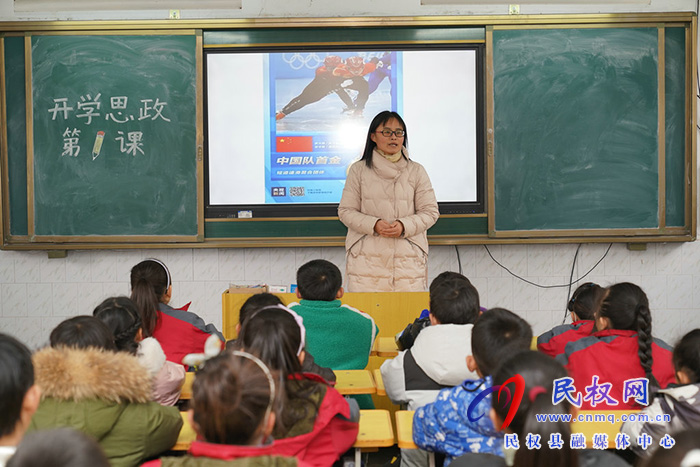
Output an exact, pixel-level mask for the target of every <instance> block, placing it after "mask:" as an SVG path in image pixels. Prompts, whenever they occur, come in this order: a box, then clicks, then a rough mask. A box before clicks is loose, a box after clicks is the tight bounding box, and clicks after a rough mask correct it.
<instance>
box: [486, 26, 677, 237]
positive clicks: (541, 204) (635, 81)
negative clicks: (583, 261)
mask: <svg viewBox="0 0 700 467" xmlns="http://www.w3.org/2000/svg"><path fill="white" fill-rule="evenodd" d="M666 31H669V32H668V33H666ZM660 35H662V36H663V37H664V39H665V44H666V45H665V46H664V50H663V52H664V53H660V50H659V49H660V47H659V44H660V40H659V37H660ZM684 44H685V29H684V28H666V29H664V28H657V27H637V28H625V27H603V28H600V27H597V28H566V29H527V30H515V29H513V30H494V32H493V102H494V110H493V113H494V124H493V134H492V141H493V156H492V161H491V162H492V164H493V178H492V180H491V183H492V186H493V200H492V202H493V206H494V216H493V218H492V219H490V221H491V225H492V226H493V230H495V233H496V234H497V233H498V232H512V231H515V232H519V233H518V235H521V234H522V233H523V232H531V233H534V231H537V230H544V231H550V233H552V232H553V234H554V235H556V232H555V231H557V230H563V231H568V232H569V233H570V234H580V233H581V231H582V230H585V231H595V230H597V229H601V230H602V229H609V230H616V229H617V230H620V231H630V232H635V233H637V234H644V233H647V232H648V234H654V233H658V232H659V231H660V230H661V229H662V228H663V227H665V225H664V222H666V219H668V225H676V226H678V225H681V226H682V225H684V220H685V218H684V212H685V198H684V197H685V192H686V191H685V190H686V187H685V185H684V181H685V178H684V172H683V171H684V167H685V160H686V159H685V157H686V156H685V154H686V148H685V142H686V131H687V130H686V128H687V127H686V126H685V125H684V116H685V102H687V99H686V94H685V93H686V91H685V89H686V83H685V79H684V77H685V70H686V53H685V45H684ZM660 60H663V62H660ZM659 67H661V69H662V71H663V72H664V73H665V75H663V76H664V81H662V83H663V82H665V87H663V88H662V89H661V90H660V74H659ZM660 99H661V101H660ZM660 102H662V103H664V105H663V106H662V108H663V109H664V110H665V112H660V110H659V109H660V106H659V103H660ZM664 114H665V116H666V118H667V119H668V120H665V121H664V120H661V121H662V122H663V125H662V127H664V128H665V130H664V139H661V137H660V132H659V121H660V119H663V118H664ZM662 141H663V144H664V147H665V149H666V150H665V151H663V152H660V145H661V144H662ZM660 154H662V156H660ZM660 164H661V165H660ZM662 169H663V170H662ZM660 177H664V179H663V180H662V181H663V183H660ZM664 186H665V187H666V189H665V190H663V191H664V196H663V197H661V196H660V192H661V191H662V189H661V188H660V187H664ZM662 214H663V216H664V219H662V218H661V215H662Z"/></svg>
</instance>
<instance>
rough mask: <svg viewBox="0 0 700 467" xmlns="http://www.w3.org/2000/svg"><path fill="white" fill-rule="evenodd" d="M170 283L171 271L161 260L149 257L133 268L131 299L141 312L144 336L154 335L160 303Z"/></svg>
mask: <svg viewBox="0 0 700 467" xmlns="http://www.w3.org/2000/svg"><path fill="white" fill-rule="evenodd" d="M170 285H171V283H170V271H168V268H167V267H166V266H165V264H163V262H162V261H160V260H157V259H147V260H145V261H141V262H140V263H139V264H137V265H136V266H134V267H133V268H131V299H132V300H133V301H134V303H135V304H136V307H137V308H138V310H139V313H141V321H142V322H143V332H144V337H150V336H152V335H153V331H154V330H155V328H156V325H157V324H158V303H160V298H161V297H162V296H163V295H165V293H166V292H167V291H168V287H170Z"/></svg>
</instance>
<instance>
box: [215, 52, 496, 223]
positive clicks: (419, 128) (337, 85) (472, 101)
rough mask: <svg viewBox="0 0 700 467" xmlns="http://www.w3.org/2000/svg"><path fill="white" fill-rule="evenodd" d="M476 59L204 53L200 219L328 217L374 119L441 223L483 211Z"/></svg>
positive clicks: (464, 55)
mask: <svg viewBox="0 0 700 467" xmlns="http://www.w3.org/2000/svg"><path fill="white" fill-rule="evenodd" d="M481 50H482V49H480V48H479V46H473V47H469V48H442V49H440V48H430V49H406V50H386V49H381V50H380V49H375V50H335V51H332V50H326V51H321V50H319V51H280V52H244V53H241V52H238V51H230V50H226V51H219V50H217V51H208V52H207V54H206V67H205V68H206V91H205V92H206V143H207V144H206V149H207V160H206V168H207V216H208V217H250V216H253V217H265V216H282V217H288V216H295V215H296V216H300V215H304V216H308V215H334V212H335V209H336V207H337V204H338V202H339V201H340V197H341V195H342V192H343V186H344V184H345V176H346V174H347V170H348V167H349V165H350V164H352V163H353V162H355V161H357V160H358V159H359V158H360V157H361V155H362V151H363V148H364V145H365V141H366V138H367V130H368V127H369V124H370V122H371V121H372V119H373V117H374V116H375V115H376V114H377V113H379V112H381V111H383V110H393V111H396V112H398V113H399V114H400V115H401V116H402V117H403V119H404V121H405V122H406V127H407V128H406V130H407V136H408V153H409V155H410V158H411V159H412V160H414V161H416V162H419V163H420V164H422V165H423V166H424V167H425V169H426V171H427V173H428V175H429V176H430V179H431V182H432V185H433V188H434V189H435V193H436V196H437V199H438V202H439V203H440V205H441V212H443V213H445V212H483V204H482V191H483V180H482V174H481V172H482V169H481V168H482V167H483V163H482V156H481V155H480V154H481V153H482V152H483V151H482V146H483V145H482V143H481V141H482V138H481V131H482V128H483V127H482V124H481V121H482V116H483V111H482V99H481V96H480V95H481V91H480V89H481V85H480V81H481V71H480V70H481Z"/></svg>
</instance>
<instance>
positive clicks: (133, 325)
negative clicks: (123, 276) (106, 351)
mask: <svg viewBox="0 0 700 467" xmlns="http://www.w3.org/2000/svg"><path fill="white" fill-rule="evenodd" d="M92 316H94V317H95V318H97V319H99V320H100V321H102V322H103V323H105V325H107V327H108V328H109V330H110V331H112V335H113V336H114V344H115V345H116V346H117V350H120V351H122V352H128V353H130V354H132V355H136V351H137V350H138V348H139V344H138V343H137V342H136V334H137V333H138V332H139V329H141V327H142V324H141V316H140V314H139V311H138V309H137V308H136V305H135V304H134V302H133V301H131V299H130V298H129V297H110V298H108V299H106V300H105V301H103V302H102V303H100V304H99V305H97V307H96V308H95V310H94V311H93V312H92Z"/></svg>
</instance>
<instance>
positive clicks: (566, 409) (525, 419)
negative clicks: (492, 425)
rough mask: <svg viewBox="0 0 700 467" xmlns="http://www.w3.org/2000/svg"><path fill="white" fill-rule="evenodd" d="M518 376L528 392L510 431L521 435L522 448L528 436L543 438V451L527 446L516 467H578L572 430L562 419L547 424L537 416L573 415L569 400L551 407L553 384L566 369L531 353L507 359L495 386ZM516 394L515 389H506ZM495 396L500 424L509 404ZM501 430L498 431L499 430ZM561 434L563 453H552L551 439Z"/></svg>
mask: <svg viewBox="0 0 700 467" xmlns="http://www.w3.org/2000/svg"><path fill="white" fill-rule="evenodd" d="M515 375H520V376H522V377H523V379H524V380H525V392H524V394H523V398H522V400H521V402H520V405H519V406H518V410H517V412H516V413H515V416H514V417H513V420H512V421H511V423H510V430H511V431H513V433H516V434H517V435H518V438H519V441H520V443H521V446H522V445H524V444H525V436H527V434H528V433H532V434H533V435H540V442H541V446H542V447H541V448H540V449H525V447H524V446H522V447H521V449H518V450H517V452H516V453H515V462H514V464H513V465H514V467H530V466H533V465H546V466H547V467H578V455H577V454H576V452H575V451H573V450H572V449H571V445H570V437H571V426H570V425H569V423H568V422H565V421H562V420H561V418H560V417H558V416H557V417H552V419H554V420H555V421H552V419H549V417H548V418H547V420H546V421H538V420H537V419H536V417H535V416H536V415H537V414H553V415H554V414H556V415H566V414H569V413H571V405H570V404H569V401H568V400H566V399H565V400H563V401H562V402H560V403H559V404H557V405H554V404H552V390H553V388H554V380H555V379H558V378H565V377H566V376H567V373H566V370H565V369H564V367H563V366H562V365H561V364H560V363H558V362H557V361H555V360H554V359H552V358H551V357H549V356H547V355H545V354H542V353H539V352H534V351H532V350H528V351H525V352H521V353H518V354H515V355H513V356H511V357H510V358H508V360H506V361H505V362H503V364H502V365H501V366H500V367H499V369H498V370H496V373H495V374H494V375H493V385H494V386H496V385H502V384H504V383H505V382H506V381H507V380H508V379H510V378H511V377H513V376H515ZM507 387H508V388H509V389H511V394H514V392H513V385H512V384H511V383H509V384H508V385H507ZM496 394H497V393H496V392H494V393H493V398H492V400H491V406H492V407H493V409H494V410H495V411H496V413H497V414H498V416H499V418H500V419H501V420H505V419H506V417H507V414H508V410H509V409H510V404H506V405H504V404H503V403H502V402H501V403H499V402H498V398H497V397H496ZM496 428H499V427H496ZM554 433H559V434H561V439H562V442H563V444H562V447H561V449H551V448H550V447H549V446H548V444H547V442H548V441H549V439H550V435H552V434H554Z"/></svg>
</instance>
